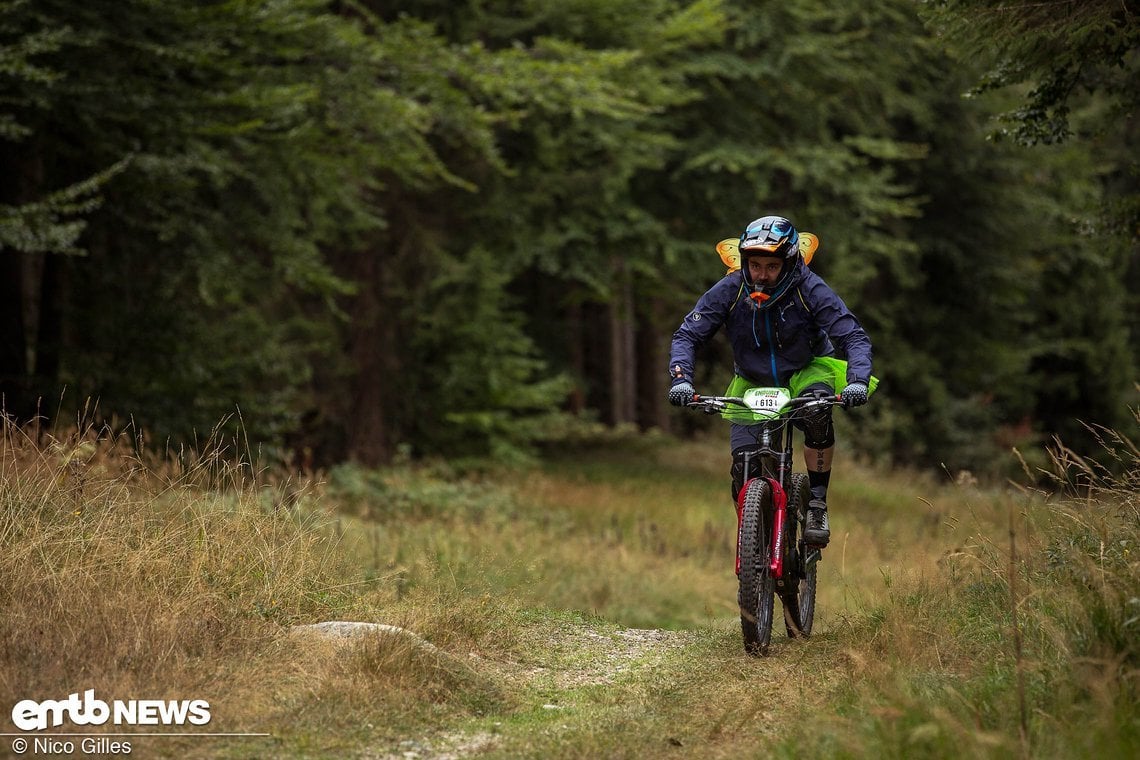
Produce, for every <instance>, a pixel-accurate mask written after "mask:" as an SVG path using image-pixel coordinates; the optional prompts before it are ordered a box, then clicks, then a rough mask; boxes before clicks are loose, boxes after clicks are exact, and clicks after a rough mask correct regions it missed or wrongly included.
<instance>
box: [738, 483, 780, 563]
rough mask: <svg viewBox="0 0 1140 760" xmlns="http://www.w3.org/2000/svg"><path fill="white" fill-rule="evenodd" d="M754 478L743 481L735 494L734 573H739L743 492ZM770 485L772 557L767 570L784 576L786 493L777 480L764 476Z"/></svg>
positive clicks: (770, 544)
mask: <svg viewBox="0 0 1140 760" xmlns="http://www.w3.org/2000/svg"><path fill="white" fill-rule="evenodd" d="M752 480H755V478H752V479H750V480H749V481H748V483H745V484H744V486H743V487H741V489H740V493H739V494H737V496H736V574H737V575H740V531H741V528H743V526H744V494H746V493H747V492H748V484H749V483H751V482H752ZM766 480H767V481H768V484H769V485H770V486H771V487H772V506H773V510H772V511H773V515H772V541H771V543H769V544H768V545H769V546H771V547H772V559H771V561H770V563H769V565H768V570H769V572H771V574H772V577H773V578H783V577H784V520H785V519H787V515H788V494H787V493H786V492H785V491H784V487H783V486H781V485H780V483H779V481H777V480H774V479H772V478H766Z"/></svg>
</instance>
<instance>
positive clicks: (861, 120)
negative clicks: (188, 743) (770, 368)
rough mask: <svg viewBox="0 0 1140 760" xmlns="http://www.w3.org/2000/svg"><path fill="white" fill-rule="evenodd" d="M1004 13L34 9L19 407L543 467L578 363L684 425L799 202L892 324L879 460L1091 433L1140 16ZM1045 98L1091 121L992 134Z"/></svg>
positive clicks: (12, 400)
mask: <svg viewBox="0 0 1140 760" xmlns="http://www.w3.org/2000/svg"><path fill="white" fill-rule="evenodd" d="M983 5H984V4H978V3H974V2H967V0H962V2H958V1H957V0H953V1H951V0H946V1H945V2H938V3H928V4H926V5H925V8H926V11H927V12H928V14H929V20H930V21H931V23H932V24H937V26H936V28H937V29H939V30H943V31H946V32H953V34H947V35H944V36H935V35H934V34H933V33H932V32H931V31H930V30H928V29H927V28H926V27H924V26H923V23H922V19H921V18H920V17H919V16H918V15H916V9H915V7H914V5H913V4H912V3H909V2H906V1H905V0H891V1H890V2H871V1H870V0H866V1H864V0H859V1H858V2H854V3H846V4H842V5H841V6H835V5H834V4H833V5H821V4H819V3H817V2H814V0H791V1H790V2H785V3H766V4H760V5H757V4H755V3H745V2H736V1H735V0H692V1H689V0H652V1H651V2H648V3H647V2H635V1H634V0H611V1H609V2H601V1H600V0H574V1H573V2H562V3H547V2H537V1H535V0H473V1H472V2H469V3H464V4H460V5H457V4H454V3H444V2H422V1H420V2H399V1H396V2H388V1H381V0H374V1H361V2H350V3H344V4H337V5H336V6H335V7H331V6H329V5H328V4H327V3H326V2H324V1H323V0H284V1H283V2H278V3H272V4H269V5H265V4H260V3H252V2H233V3H210V4H205V5H203V4H189V5H187V4H184V3H182V4H163V3H158V2H153V1H152V0H128V1H127V2H117V3H110V2H108V1H107V0H94V1H93V2H89V3H84V4H77V3H74V2H67V1H65V0H37V2H29V1H28V0H6V1H5V2H2V3H0V172H3V176H4V177H5V178H6V179H7V180H8V181H6V182H5V183H4V184H3V186H2V187H0V249H2V251H0V255H3V256H8V257H9V258H7V259H6V260H5V261H4V262H3V264H4V266H5V274H7V275H9V276H7V277H5V278H4V279H3V281H2V283H0V289H2V290H0V302H2V303H3V304H5V306H4V307H3V308H4V309H5V310H4V311H3V312H0V318H2V319H3V324H2V326H0V339H2V340H3V343H4V346H5V348H4V350H3V351H0V384H2V385H3V388H2V390H3V393H4V395H5V399H6V403H7V404H9V405H10V406H9V408H10V409H11V410H12V411H13V412H15V413H17V414H18V415H20V416H29V415H31V414H33V413H35V411H34V410H35V409H36V408H37V403H38V400H39V399H40V398H43V397H51V398H57V397H59V393H60V387H61V386H67V388H68V391H67V394H66V399H68V400H67V401H66V402H65V404H64V406H65V407H67V406H68V405H69V404H74V405H79V404H80V403H81V402H82V401H83V400H84V398H85V397H87V396H92V397H96V398H98V399H99V407H98V408H99V409H100V410H102V412H103V413H104V414H106V415H108V416H111V415H116V414H121V415H132V416H133V417H134V418H135V419H136V421H137V422H138V423H139V425H140V426H142V427H144V428H146V429H148V430H150V431H151V432H152V434H153V435H155V436H158V437H162V438H166V437H172V438H175V439H186V438H189V437H192V435H193V431H194V430H195V429H198V430H205V429H209V428H211V427H213V426H214V425H215V424H216V423H217V421H218V419H219V418H229V417H230V415H231V414H232V412H233V411H234V410H235V409H240V410H241V416H240V419H241V420H242V421H243V423H244V425H245V428H246V433H247V434H248V435H250V436H251V437H253V438H255V439H258V440H265V441H270V442H273V443H281V442H283V441H285V440H287V439H289V438H291V437H293V439H294V440H298V441H302V442H304V443H303V445H308V442H309V441H313V442H314V443H313V446H314V447H316V448H317V449H319V450H318V451H316V452H315V456H316V457H317V458H318V459H322V460H324V461H326V462H327V461H335V460H343V459H346V458H353V457H359V458H363V459H366V460H369V461H372V462H373V463H378V462H380V461H383V460H384V459H385V458H388V457H390V456H391V455H392V454H393V453H394V452H395V451H396V450H398V448H399V447H400V446H401V445H403V446H405V447H406V448H407V449H408V450H411V451H414V452H415V453H416V454H417V455H418V454H424V455H427V456H431V455H436V454H447V455H451V456H453V457H459V456H464V457H465V456H469V455H484V456H485V455H491V456H494V457H498V458H508V459H511V458H516V457H520V456H525V455H526V454H527V452H529V451H531V450H532V448H531V447H532V445H533V444H534V443H535V442H536V441H541V440H544V439H548V438H550V437H552V436H554V435H557V434H561V433H565V432H566V431H567V430H568V429H570V428H572V427H573V424H572V421H571V420H570V419H569V418H568V417H567V416H566V415H564V414H562V413H560V412H559V411H558V409H559V408H560V407H562V406H563V405H564V404H566V402H567V395H568V392H571V381H573V389H572V397H571V404H569V405H570V406H572V408H574V409H575V411H579V410H581V415H582V417H581V419H583V420H587V421H589V420H592V419H593V418H594V416H595V415H596V414H597V412H598V410H603V412H605V411H606V409H605V408H606V407H607V405H608V404H609V403H610V402H611V401H614V400H615V399H618V398H620V395H621V393H622V392H623V389H621V388H619V387H618V385H619V380H618V379H617V378H625V379H624V380H622V381H621V382H624V383H626V384H633V383H636V384H637V386H638V387H637V394H638V395H639V397H640V398H639V399H638V400H637V403H636V406H637V409H636V412H631V413H633V414H634V415H635V417H636V419H635V420H634V421H635V422H636V423H637V424H639V425H640V426H642V427H653V426H663V425H664V424H665V423H666V422H668V420H667V419H665V418H664V416H663V412H662V411H661V407H660V405H655V404H654V403H650V401H651V398H653V399H657V398H658V397H659V395H660V388H659V387H658V386H657V384H656V382H651V381H650V378H659V377H660V368H659V367H656V366H654V367H649V366H647V365H649V364H656V363H660V352H661V351H662V350H663V346H662V345H661V344H662V343H663V342H665V336H667V334H668V332H669V330H670V329H671V328H672V326H673V324H675V322H676V321H677V320H679V316H680V315H681V314H683V313H684V311H685V310H686V309H687V308H688V307H689V305H690V304H691V302H692V300H693V298H695V296H696V295H697V294H699V293H700V292H702V291H703V290H704V289H705V288H706V287H707V286H708V285H709V284H711V283H712V282H713V281H714V280H715V278H716V277H718V276H720V275H721V273H722V272H723V269H722V268H721V265H720V263H719V262H718V261H717V260H716V259H715V258H714V254H713V251H712V246H713V244H714V243H715V242H716V241H717V240H719V239H721V238H723V237H727V236H733V235H736V234H737V233H738V232H739V230H740V229H741V227H742V225H743V224H744V223H746V222H747V221H748V220H749V219H751V218H754V217H755V216H758V215H760V214H762V213H768V212H777V213H784V214H786V215H788V216H790V217H791V218H793V219H794V220H795V221H796V223H797V224H798V225H799V226H800V227H802V228H804V229H806V230H810V231H813V232H817V233H818V234H820V235H821V237H822V240H823V247H822V249H821V251H820V253H819V256H818V258H817V260H816V262H815V264H814V266H815V268H816V270H817V271H818V272H819V273H820V274H821V275H822V276H824V277H825V278H826V279H827V280H828V281H829V283H831V284H832V285H833V286H834V287H835V288H836V290H837V291H838V292H839V293H840V294H841V295H842V296H843V297H844V298H845V299H846V300H847V301H848V303H849V304H850V305H851V306H852V307H853V308H854V310H855V312H856V313H857V314H858V315H859V316H860V318H861V319H862V321H863V322H864V324H865V326H866V327H867V328H868V330H869V332H870V334H871V337H872V339H873V342H874V344H875V347H876V361H877V369H878V373H879V374H880V376H882V377H883V379H884V390H883V392H881V393H879V394H878V395H877V397H876V403H875V404H873V405H872V406H871V407H869V408H868V409H867V410H866V412H865V413H864V414H862V415H861V417H860V419H859V421H860V424H859V425H856V426H852V427H853V428H854V429H853V430H852V431H851V432H850V434H849V435H848V436H845V437H847V438H849V439H851V440H852V443H853V444H854V445H855V446H856V447H858V448H859V449H861V450H863V451H865V452H868V453H870V454H874V455H880V456H883V457H884V458H890V459H893V460H895V461H901V462H915V463H921V464H927V465H938V464H943V463H945V464H946V465H947V466H950V467H951V468H954V469H958V468H968V469H972V470H986V469H993V468H998V469H1000V465H995V462H998V461H999V459H1000V452H1001V451H1002V450H1003V449H1008V448H1009V446H1010V445H1021V446H1025V445H1026V444H1032V443H1033V442H1034V441H1036V440H1038V439H1040V438H1042V437H1043V436H1045V435H1049V434H1056V433H1060V434H1063V435H1065V436H1066V438H1074V440H1076V442H1077V443H1078V444H1081V445H1083V444H1084V443H1086V442H1088V437H1087V436H1085V434H1084V432H1083V431H1084V428H1083V427H1082V426H1081V425H1080V423H1079V422H1077V420H1078V419H1080V420H1085V421H1090V422H1100V423H1107V424H1113V423H1115V422H1116V421H1118V419H1119V417H1120V414H1121V413H1122V410H1123V409H1124V407H1125V405H1126V404H1125V401H1126V400H1127V399H1128V398H1129V392H1130V383H1131V381H1132V379H1133V375H1134V372H1135V358H1134V350H1133V349H1132V345H1133V344H1134V342H1135V341H1134V340H1133V336H1134V335H1135V330H1136V329H1137V327H1138V324H1140V323H1137V319H1140V317H1137V316H1136V315H1137V314H1140V309H1136V308H1135V307H1136V298H1137V296H1136V295H1135V293H1136V292H1140V282H1138V281H1137V277H1140V267H1138V266H1137V265H1136V257H1135V247H1134V243H1135V241H1134V240H1133V237H1134V231H1135V228H1136V227H1135V224H1134V221H1135V213H1134V212H1135V210H1136V207H1137V206H1136V204H1135V203H1134V199H1135V196H1136V180H1135V172H1134V168H1135V167H1134V164H1135V156H1134V155H1133V153H1134V151H1132V150H1130V146H1131V144H1132V142H1133V141H1132V140H1131V137H1130V136H1131V135H1132V133H1133V132H1134V131H1135V126H1134V122H1133V121H1130V120H1129V119H1128V118H1126V113H1127V112H1128V110H1129V109H1130V108H1132V106H1133V105H1134V104H1135V103H1134V99H1135V94H1134V93H1133V92H1132V89H1130V88H1129V87H1128V84H1129V83H1130V82H1131V79H1132V78H1134V77H1133V76H1132V74H1133V72H1134V68H1135V52H1134V50H1133V47H1134V44H1135V39H1136V36H1135V29H1136V26H1135V24H1134V23H1132V21H1131V17H1130V16H1128V15H1127V13H1126V12H1125V13H1123V15H1122V12H1121V10H1120V9H1118V8H1117V7H1116V5H1115V4H1112V3H1107V2H1098V3H1089V4H1083V5H1080V6H1079V7H1078V5H1077V4H1070V3H1064V4H1062V6H1063V10H1065V11H1066V12H1069V11H1071V13H1069V15H1067V16H1065V20H1064V22H1063V23H1061V22H1059V21H1058V22H1057V23H1054V18H1055V16H1056V14H1055V11H1056V10H1058V9H1056V8H1053V9H1050V8H1047V7H1044V6H1041V7H1038V6H1032V7H1025V8H1018V9H987V8H983V7H982V6H983ZM975 11H977V12H976V13H975ZM962 14H970V15H971V16H976V17H977V18H976V23H973V22H974V21H975V19H973V18H971V19H968V20H969V21H971V23H969V24H967V23H964V22H963V19H964V18H965V16H963V15H962ZM1050 14H1053V15H1050ZM991 40H992V41H993V42H995V43H997V44H996V45H995V47H996V49H997V50H998V53H997V57H996V58H993V59H988V58H984V57H983V56H981V55H979V56H977V57H978V58H979V61H981V62H982V65H989V64H993V67H996V68H994V71H995V72H997V73H995V74H993V75H992V76H990V77H989V78H988V79H986V80H985V81H984V83H983V85H982V86H980V87H977V88H975V89H976V90H978V92H976V93H975V95H976V97H974V98H972V99H969V100H962V99H961V98H960V97H959V96H960V93H961V92H962V91H964V90H968V89H970V88H971V85H972V84H974V83H976V82H977V81H978V77H979V75H980V70H979V69H976V68H975V63H974V62H972V61H964V60H962V59H961V58H957V59H956V58H955V57H953V55H952V54H953V53H955V52H961V51H970V50H973V47H970V46H971V45H973V44H974V43H988V42H990V41H991ZM951 41H952V43H953V44H954V45H956V46H958V47H957V48H955V49H954V50H951V49H949V48H948V44H949V43H950V42H951ZM985 46H986V45H985V44H982V45H979V47H985ZM1002 62H1004V63H1002ZM1031 81H1038V82H1039V85H1040V86H1038V87H1037V88H1036V89H1035V90H1032V91H1030V93H1029V95H1028V96H1025V97H1026V98H1028V100H1026V101H1025V102H1022V101H1020V100H1016V99H1015V100H1012V101H1011V100H1009V99H1008V98H1006V97H1005V96H1007V95H1008V92H1007V91H1008V90H1009V89H1010V88H1008V87H1006V85H1015V86H1019V85H1022V84H1024V83H1026V82H1031ZM1088 93H1092V95H1091V96H1089V95H1088ZM1020 95H1024V93H1020ZM1026 103H1028V105H1026ZM1023 106H1024V108H1025V109H1028V111H1025V112H1023V113H1020V114H1017V115H1016V117H1015V121H1014V122H1007V124H1012V125H1013V126H1012V127H1011V129H1013V130H1014V132H1016V136H1019V139H1024V140H1029V139H1031V138H1032V139H1036V140H1037V141H1038V142H1044V141H1046V140H1045V139H1044V137H1042V136H1043V135H1046V136H1047V134H1055V135H1056V136H1060V135H1061V134H1062V133H1064V134H1068V133H1069V132H1071V133H1072V135H1073V136H1074V137H1075V138H1079V141H1070V142H1069V143H1066V144H1065V145H1062V146H1048V149H1047V150H1042V151H1040V152H1039V153H1038V154H1036V155H1034V156H1027V155H1024V154H1022V153H1019V152H1018V151H1017V150H1016V149H1015V148H1014V147H1013V146H1012V145H1009V144H994V143H991V142H987V141H986V140H985V139H984V137H985V133H986V131H987V124H986V121H987V118H988V117H989V116H990V115H991V114H993V113H995V112H997V113H1000V112H1005V113H1012V112H1016V111H1017V109H1019V108H1022V107H1023ZM1023 110H1024V109H1023ZM1030 112H1032V113H1030ZM1018 125H1020V126H1018ZM1017 130H1022V131H1021V132H1018V131H1017ZM1033 135H1037V137H1033ZM1008 142H1009V141H1007V143H1008ZM1113 236H1116V241H1117V242H1113V241H1110V240H1109V239H1108V238H1110V237H1113ZM1130 246H1131V247H1130ZM79 252H83V253H85V254H86V255H85V256H83V257H74V256H73V257H67V258H63V257H57V256H47V258H46V264H45V263H43V261H44V259H43V255H44V254H54V253H79ZM1120 275H1123V277H1121V276H1120ZM1122 280H1123V281H1122ZM982 325H984V328H983V327H980V326H982ZM623 341H624V343H625V344H627V345H624V346H623V345H622V343H623ZM25 343H26V345H25ZM9 346H10V348H9ZM719 350H721V349H717V348H714V349H712V351H713V353H714V354H715V353H716V352H717V351H719ZM28 357H31V358H30V359H29V358H28ZM713 358H717V357H713ZM719 358H720V359H723V358H724V357H723V356H721V357H719ZM623 363H625V364H628V365H630V366H620V365H622V364H623ZM722 364H727V363H726V362H722ZM724 371H727V367H725V368H724ZM631 378H632V379H631ZM658 400H659V399H658ZM61 411H64V412H67V411H69V410H68V409H66V408H64V409H62V410H61ZM232 419H234V420H235V424H236V420H237V419H238V418H237V417H236V416H234V417H232ZM363 421H367V424H365V422H363ZM615 421H616V420H615Z"/></svg>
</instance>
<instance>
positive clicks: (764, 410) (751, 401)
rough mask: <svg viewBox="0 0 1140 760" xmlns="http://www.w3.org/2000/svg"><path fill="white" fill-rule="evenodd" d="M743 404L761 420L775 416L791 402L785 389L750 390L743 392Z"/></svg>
mask: <svg viewBox="0 0 1140 760" xmlns="http://www.w3.org/2000/svg"><path fill="white" fill-rule="evenodd" d="M743 398H744V403H745V404H747V405H748V408H749V409H751V410H752V411H753V412H755V413H756V415H757V416H758V417H761V418H763V419H771V418H772V417H775V416H777V415H778V414H779V413H780V411H781V410H782V409H783V408H784V406H785V405H786V404H787V403H788V402H789V401H791V400H792V394H791V393H789V392H788V389H787V388H750V389H748V390H746V391H745V392H744V396H743Z"/></svg>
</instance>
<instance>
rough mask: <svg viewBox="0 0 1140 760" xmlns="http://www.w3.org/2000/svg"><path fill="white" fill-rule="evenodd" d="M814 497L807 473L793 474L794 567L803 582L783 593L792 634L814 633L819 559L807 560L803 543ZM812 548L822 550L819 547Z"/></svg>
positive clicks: (790, 538)
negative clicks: (816, 561)
mask: <svg viewBox="0 0 1140 760" xmlns="http://www.w3.org/2000/svg"><path fill="white" fill-rule="evenodd" d="M810 499H811V489H810V488H808V479H807V475H804V474H803V473H798V472H797V473H795V474H794V475H792V488H791V492H790V493H789V494H788V516H789V518H790V519H789V520H788V527H789V531H788V532H789V535H788V537H787V538H788V545H789V546H795V547H796V565H797V567H795V568H792V571H793V572H795V573H797V574H798V575H800V580H799V583H798V584H796V587H795V589H794V590H793V591H790V592H788V593H787V594H784V595H783V596H782V597H780V601H782V602H783V603H784V625H785V627H786V628H787V629H788V636H789V637H790V638H800V637H806V636H808V635H810V634H811V626H812V623H813V622H814V621H815V582H816V563H815V562H814V561H813V562H811V563H808V562H807V559H808V556H807V553H806V552H807V551H808V550H807V549H806V547H805V546H804V543H803V525H804V522H803V521H804V519H805V517H806V515H807V505H808V501H809V500H810ZM810 551H813V552H818V551H819V550H818V549H812V550H810Z"/></svg>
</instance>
